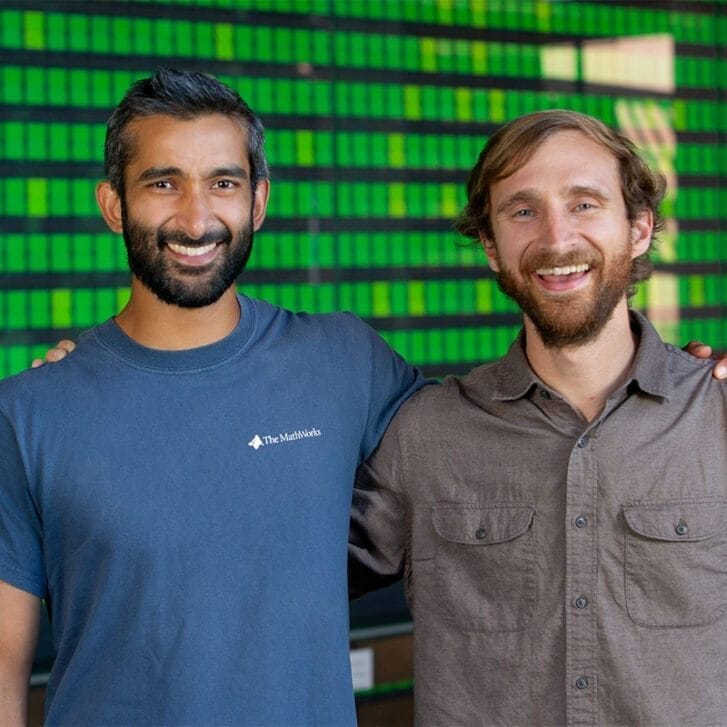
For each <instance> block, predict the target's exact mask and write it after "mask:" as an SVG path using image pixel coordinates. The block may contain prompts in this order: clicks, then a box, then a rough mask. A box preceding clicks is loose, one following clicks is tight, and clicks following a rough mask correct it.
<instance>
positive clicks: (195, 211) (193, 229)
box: [175, 189, 214, 240]
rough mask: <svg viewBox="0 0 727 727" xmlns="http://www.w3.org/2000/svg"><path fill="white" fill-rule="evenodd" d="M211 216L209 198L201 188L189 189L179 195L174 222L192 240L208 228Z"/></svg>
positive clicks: (200, 235)
mask: <svg viewBox="0 0 727 727" xmlns="http://www.w3.org/2000/svg"><path fill="white" fill-rule="evenodd" d="M213 216H214V215H213V212H212V208H211V206H210V204H209V200H208V199H207V197H206V195H205V194H204V192H203V191H202V190H199V189H190V190H187V191H186V192H185V193H184V194H183V195H181V196H180V198H179V207H178V209H177V211H176V214H175V218H176V224H177V226H178V227H179V228H180V229H181V230H182V231H183V232H184V233H185V234H186V235H188V236H189V237H190V238H192V239H193V240H196V239H197V238H199V237H202V235H204V233H205V232H206V231H207V230H209V228H210V222H211V221H212V218H213Z"/></svg>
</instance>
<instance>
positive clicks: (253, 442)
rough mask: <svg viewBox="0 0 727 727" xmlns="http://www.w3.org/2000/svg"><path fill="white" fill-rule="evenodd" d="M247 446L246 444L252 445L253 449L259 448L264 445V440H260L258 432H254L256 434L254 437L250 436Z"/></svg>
mask: <svg viewBox="0 0 727 727" xmlns="http://www.w3.org/2000/svg"><path fill="white" fill-rule="evenodd" d="M247 446H248V447H252V448H253V449H255V450H257V449H260V447H264V446H265V443H264V442H263V440H262V439H261V438H260V435H259V434H256V435H255V436H254V437H253V438H252V439H251V440H250V441H249V442H248V443H247Z"/></svg>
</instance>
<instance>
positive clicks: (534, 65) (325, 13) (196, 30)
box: [0, 0, 727, 377]
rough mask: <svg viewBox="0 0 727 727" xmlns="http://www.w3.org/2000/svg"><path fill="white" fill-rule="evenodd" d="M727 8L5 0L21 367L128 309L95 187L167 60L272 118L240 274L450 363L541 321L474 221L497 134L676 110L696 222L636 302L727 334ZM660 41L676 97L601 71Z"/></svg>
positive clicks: (486, 354)
mask: <svg viewBox="0 0 727 727" xmlns="http://www.w3.org/2000/svg"><path fill="white" fill-rule="evenodd" d="M725 8H726V6H725V3H724V2H722V1H720V2H700V3H690V2H637V1H636V0H635V1H634V2H633V3H632V4H627V3H622V2H618V3H616V2H608V1H607V2H595V1H590V2H585V1H584V2H575V1H573V2H554V1H548V0H519V1H518V2H509V1H507V0H468V1H465V0H368V1H365V0H205V1H202V0H197V1H195V2H193V1H192V0H187V1H186V2H182V1H181V0H175V1H172V0H168V1H163V0H145V1H142V0H136V1H134V0H128V1H123V0H114V1H113V2H98V1H97V2H85V1H81V0H76V1H73V2H66V3H60V2H42V1H35V0H16V1H13V0H2V2H0V51H1V52H2V55H1V61H0V377H2V376H6V375H8V374H11V373H14V372H16V371H19V370H21V369H22V368H25V367H26V366H27V365H28V362H29V361H30V359H31V358H32V357H33V356H35V355H38V354H40V353H42V352H44V351H45V350H46V348H47V347H48V346H49V345H50V344H51V343H52V342H54V341H56V340H58V339H59V338H60V337H64V336H72V337H75V336H77V335H78V333H79V332H80V331H81V330H82V329H83V328H86V327H88V326H91V325H93V324H95V323H97V322H99V321H102V320H104V319H105V318H107V317H108V316H110V315H112V314H113V313H114V312H115V311H116V310H117V309H118V308H119V306H121V305H123V303H124V301H125V300H126V297H127V296H128V272H127V267H126V261H125V253H124V249H123V243H122V242H121V240H120V239H119V238H117V237H115V236H114V235H111V234H110V233H109V232H108V231H107V230H106V229H105V228H104V226H103V223H102V222H101V220H100V217H99V215H98V213H97V210H96V208H95V202H94V198H93V189H94V185H95V183H96V182H97V181H98V179H99V178H100V175H101V158H102V157H101V155H102V146H103V135H104V124H105V120H106V118H107V117H108V114H109V112H110V109H111V108H112V107H113V105H114V104H115V103H116V102H117V101H118V100H119V99H120V97H121V96H122V95H123V93H124V91H125V90H126V88H127V87H128V85H129V84H130V83H131V82H132V81H133V80H135V79H136V78H139V77H141V76H144V75H148V74H149V72H151V71H152V70H153V69H154V68H155V67H157V66H161V65H167V66H176V67H185V68H191V69H194V70H200V71H204V72H210V73H214V74H215V75H217V76H218V77H220V78H221V79H222V80H224V81H225V82H227V83H229V84H230V85H232V86H233V87H235V88H236V89H238V90H239V91H240V92H241V94H242V95H243V96H244V97H245V98H246V99H247V100H248V101H249V103H250V104H251V105H252V106H253V107H254V108H255V109H256V110H257V111H258V112H259V113H260V114H261V115H262V116H263V119H264V121H265V124H266V127H267V129H268V137H267V139H268V140H267V149H268V156H269V158H270V162H271V165H272V169H273V192H272V195H273V196H272V200H271V205H270V209H269V216H268V220H267V222H266V224H265V226H264V228H263V231H262V232H261V233H259V234H258V235H257V237H256V249H255V252H254V253H253V257H252V259H251V262H250V265H249V268H248V270H247V271H246V272H245V273H244V275H243V277H242V278H241V281H240V288H241V289H242V290H244V291H245V292H247V293H248V294H251V295H254V296H260V297H264V298H266V299H268V300H270V301H272V302H275V303H279V304H281V305H284V306H286V307H290V308H293V309H305V310H310V311H331V310H336V309H340V308H344V309H350V310H353V311H355V312H357V313H358V314H359V315H361V316H362V317H364V318H366V319H367V320H368V321H369V322H370V323H371V324H372V325H374V326H375V327H376V328H378V329H379V330H380V331H381V332H382V334H383V335H384V336H385V337H386V338H387V339H388V340H389V341H390V343H391V344H392V345H393V346H395V347H396V348H397V349H398V350H399V351H400V352H401V353H402V354H403V355H404V356H406V357H407V358H408V359H409V360H411V361H412V362H414V363H417V364H419V365H421V366H423V367H424V369H425V371H426V372H428V373H430V374H432V375H442V374H444V373H446V372H455V373H462V372H464V371H466V370H467V369H468V368H469V367H471V366H472V365H474V364H476V363H479V362H482V361H486V360H489V359H492V358H494V357H496V356H499V355H501V354H502V353H504V351H505V350H506V348H507V346H508V343H509V342H510V340H511V339H512V337H513V336H514V335H515V333H516V331H517V330H518V327H519V326H518V320H519V317H518V314H517V311H516V309H515V308H514V306H513V305H512V303H510V302H509V301H507V300H505V299H504V298H503V297H502V296H501V295H500V294H499V292H498V291H497V288H496V286H495V284H494V282H493V280H492V278H491V276H490V274H489V272H488V270H487V269H486V266H485V265H484V258H483V255H482V254H481V252H480V251H479V250H477V249H475V248H472V247H471V246H467V245H464V244H462V243H463V241H462V240H460V239H458V237H457V235H456V234H455V233H454V232H453V231H452V225H451V222H452V219H453V217H454V216H455V215H456V214H457V213H458V211H459V209H460V207H461V206H462V204H463V202H464V182H465V180H466V176H467V173H468V170H469V168H470V167H471V166H472V164H473V163H474V161H475V159H476V157H477V154H478V153H479V150H480V148H481V147H482V144H483V143H484V141H485V140H486V138H487V136H488V134H490V133H491V132H492V130H493V129H494V128H495V127H496V126H497V125H498V124H500V123H502V122H503V121H506V120H508V119H511V118H513V117H515V116H517V115H519V114H522V113H526V112H529V111H534V110H538V109H545V108H554V107H566V108H574V109H577V110H582V111H585V112H587V113H592V114H595V115H597V116H599V117H601V118H602V119H603V120H604V121H606V122H607V123H611V124H618V123H619V120H623V118H624V114H626V115H627V116H628V115H629V114H632V116H633V115H636V116H638V115H639V114H640V117H639V118H641V119H642V121H643V119H644V117H648V118H647V119H646V121H645V122H644V123H645V124H646V127H648V126H649V124H650V122H649V118H650V119H656V120H657V121H659V120H660V121H659V123H660V124H661V125H662V127H663V125H664V120H666V122H665V123H666V125H667V127H668V129H669V131H670V134H671V137H672V138H671V141H670V142H668V143H667V142H664V143H660V144H659V143H657V144H656V145H654V144H653V143H651V144H649V142H648V139H647V146H646V147H645V153H646V154H647V155H651V156H653V159H654V161H655V162H659V163H666V165H667V167H668V168H670V169H671V170H672V172H673V179H674V181H675V189H674V190H673V192H672V194H671V195H670V197H669V198H668V199H667V201H666V203H665V210H664V211H665V213H666V214H667V215H668V216H669V217H670V218H671V220H672V224H673V233H672V234H671V236H670V237H669V240H668V241H667V244H665V245H664V246H663V247H662V249H661V250H660V252H659V254H658V255H657V277H658V280H657V281H655V282H653V283H652V282H650V283H648V284H647V285H645V286H642V288H641V289H640V291H639V293H638V296H637V299H636V306H637V307H639V308H641V309H643V310H645V311H646V312H647V314H649V315H652V314H653V315H652V317H653V319H654V320H655V321H656V322H657V324H658V325H659V327H660V329H661V330H662V333H663V334H664V336H665V337H666V338H667V339H668V340H671V341H674V342H678V343H685V342H686V341H687V340H689V339H691V338H700V339H703V340H707V341H709V342H710V343H712V344H714V345H715V346H718V347H721V348H725V347H726V346H727V325H726V323H725V319H724V310H725V303H726V294H725V260H726V258H727V244H726V242H725V230H724V214H723V210H724V209H725V202H726V201H727V194H726V193H725V185H724V177H725V169H726V168H727V152H726V151H725V147H724V144H723V141H724V138H725V131H726V130H727V105H726V104H725V86H726V85H727V82H726V80H725V79H727V62H726V61H725V54H724V47H725V38H727V18H726V17H725V16H726V15H727V14H726V13H725V12H724V10H725ZM652 36H659V37H662V38H664V37H666V38H668V39H669V40H670V42H671V43H673V48H674V55H673V59H671V60H670V66H671V67H670V69H669V71H670V73H671V75H672V77H673V79H674V84H675V85H674V88H673V89H672V90H669V91H667V92H665V91H660V92H655V91H650V90H648V89H644V88H639V87H636V88H634V87H630V88H624V87H623V86H622V85H621V84H619V83H618V82H613V83H611V82H609V81H608V79H607V80H606V81H605V82H604V81H603V80H602V79H601V80H600V81H599V83H591V82H589V79H588V78H587V77H584V70H583V68H584V58H585V53H586V51H585V49H586V48H587V47H588V44H589V43H592V42H594V41H599V40H601V39H611V40H613V39H619V38H623V39H633V38H634V37H640V38H643V37H645V38H649V37H652ZM557 46H562V47H567V48H570V49H572V51H573V55H572V57H573V59H574V60H573V69H572V72H571V74H570V75H568V74H565V75H560V76H559V77H557V78H556V77H554V76H553V75H552V72H551V71H548V70H547V69H546V68H544V65H543V58H544V49H546V48H548V47H557ZM659 123H657V124H656V126H655V127H654V128H657V129H658V128H660V127H659ZM647 136H648V135H647ZM652 142H653V139H652ZM664 159H666V162H664ZM664 309H666V311H665V310H664Z"/></svg>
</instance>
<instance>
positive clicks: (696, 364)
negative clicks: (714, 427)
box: [663, 343, 727, 405]
mask: <svg viewBox="0 0 727 727" xmlns="http://www.w3.org/2000/svg"><path fill="white" fill-rule="evenodd" d="M663 346H664V351H665V357H666V361H667V372H668V376H669V378H670V382H669V383H670V384H671V386H672V387H673V389H674V390H675V391H676V392H678V393H681V394H683V395H684V396H686V397H690V396H692V395H696V394H697V392H699V391H703V392H705V393H706V394H707V395H708V396H709V397H710V398H713V399H714V400H715V401H721V402H722V404H723V405H724V404H725V403H727V382H724V381H719V380H718V379H715V378H714V376H713V371H712V369H713V368H714V361H713V360H711V359H700V358H696V357H695V356H692V355H691V354H689V353H687V352H686V351H683V350H682V349H680V348H677V347H676V346H673V345H671V344H669V343H664V344H663Z"/></svg>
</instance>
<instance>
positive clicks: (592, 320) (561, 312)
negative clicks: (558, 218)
mask: <svg viewBox="0 0 727 727" xmlns="http://www.w3.org/2000/svg"><path fill="white" fill-rule="evenodd" d="M581 260H582V259H581ZM570 262H575V261H550V260H547V261H546V260H540V259H539V260H537V261H533V263H534V264H532V263H531V264H530V265H529V270H524V271H522V272H521V273H520V275H521V277H518V276H517V275H515V274H514V273H513V272H512V271H511V270H509V269H507V268H505V267H503V266H502V265H501V266H500V272H499V273H496V275H495V278H496V280H497V284H498V286H499V288H500V290H501V291H502V292H503V293H504V294H505V295H507V296H508V297H509V298H512V299H513V300H514V301H515V302H516V303H517V304H518V305H519V306H520V308H521V309H522V311H523V313H525V314H526V315H527V316H528V318H530V320H531V321H532V322H533V325H534V326H535V328H536V330H537V331H538V334H539V335H540V338H541V339H542V341H543V345H545V346H546V348H558V349H559V348H566V347H569V346H581V345H583V344H585V343H589V342H590V341H593V340H594V339H595V338H596V337H597V336H598V334H599V333H600V332H601V330H602V329H603V327H604V326H605V325H606V323H608V321H609V320H610V319H611V316H612V315H613V311H614V309H615V308H616V306H617V305H618V303H619V301H620V300H621V299H622V298H623V296H624V295H625V294H626V290H627V289H628V287H629V284H630V276H631V265H632V260H631V254H630V250H629V249H628V247H626V248H624V251H623V253H621V254H619V256H618V257H615V258H612V259H611V260H610V262H608V263H607V265H606V266H603V267H600V268H595V267H594V266H593V264H591V271H592V274H598V276H599V280H597V281H595V282H596V284H595V285H594V286H592V287H593V291H592V292H591V294H590V295H586V294H579V293H578V292H575V293H574V294H573V295H568V294H563V295H559V296H552V297H550V296H546V295H544V294H543V293H542V291H540V290H539V289H537V288H535V286H534V284H533V283H531V282H530V274H531V271H532V270H535V269H539V268H541V267H552V266H555V265H567V264H569V263H570Z"/></svg>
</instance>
